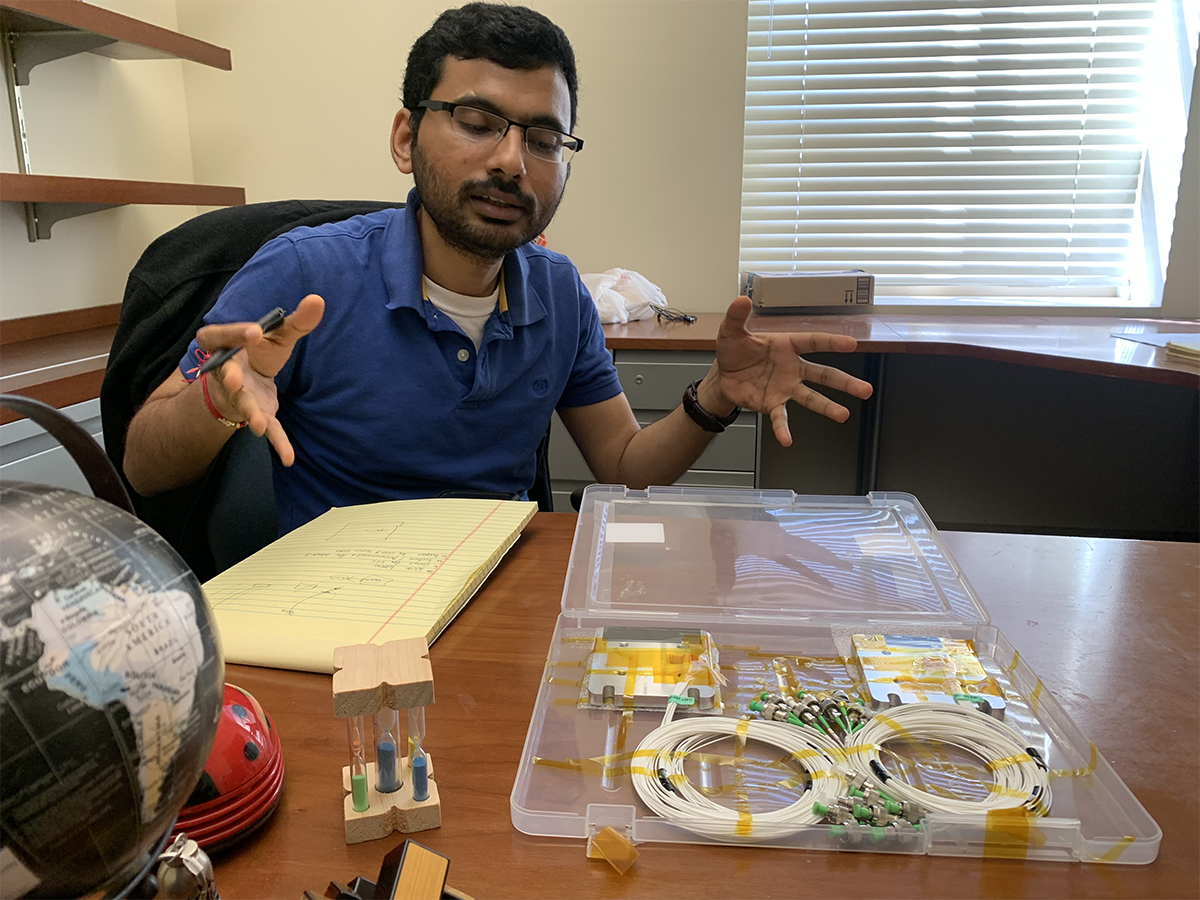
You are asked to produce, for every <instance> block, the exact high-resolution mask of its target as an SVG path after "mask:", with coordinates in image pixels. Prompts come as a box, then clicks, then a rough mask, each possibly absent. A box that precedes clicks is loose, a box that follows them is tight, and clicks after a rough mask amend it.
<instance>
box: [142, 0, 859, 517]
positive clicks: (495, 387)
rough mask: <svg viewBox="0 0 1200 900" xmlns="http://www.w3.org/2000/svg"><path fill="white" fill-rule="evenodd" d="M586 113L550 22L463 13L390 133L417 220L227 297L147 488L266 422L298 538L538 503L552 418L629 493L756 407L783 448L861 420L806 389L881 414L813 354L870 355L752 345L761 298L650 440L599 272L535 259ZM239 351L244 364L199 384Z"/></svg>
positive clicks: (146, 443) (156, 438) (350, 238)
mask: <svg viewBox="0 0 1200 900" xmlns="http://www.w3.org/2000/svg"><path fill="white" fill-rule="evenodd" d="M576 106H577V78H576V71H575V60H574V54H573V52H572V50H571V46H570V43H569V42H568V40H567V38H566V35H565V34H563V32H562V31H561V29H559V28H558V27H557V26H555V25H554V24H553V23H552V22H550V20H549V19H547V18H546V17H544V16H542V15H541V14H539V13H535V12H533V11H532V10H528V9H524V8H521V7H509V6H495V5H491V4H483V3H473V4H470V5H468V6H464V7H462V8H461V9H457V10H449V11H447V12H446V13H443V14H442V16H440V17H439V18H438V20H437V21H436V22H435V23H434V25H433V26H432V27H431V28H430V30H429V31H428V32H426V34H424V35H423V36H422V37H420V38H419V39H418V40H417V42H416V43H415V44H414V45H413V48H412V51H411V53H410V54H409V59H408V65H407V69H406V72H405V78H404V107H403V108H402V109H401V110H400V111H399V112H397V113H396V116H395V119H394V121H393V124H392V138H391V152H392V157H393V159H394V161H395V164H396V167H397V168H398V169H399V170H400V171H401V172H402V173H405V174H412V176H413V179H414V182H415V185H416V187H415V188H414V190H413V192H412V193H411V194H410V195H409V201H408V205H407V208H406V209H404V210H388V211H386V212H382V213H377V214H373V215H368V216H359V217H356V218H354V219H350V220H348V221H347V222H343V223H335V224H332V225H326V226H322V227H320V228H315V229H305V228H302V229H297V230H295V231H293V232H291V233H289V234H287V235H284V236H283V237H281V238H279V239H277V240H275V241H272V242H270V243H269V244H268V245H266V246H265V247H264V248H262V250H260V251H259V253H258V254H257V255H256V256H255V257H254V259H252V260H251V261H250V262H249V263H248V264H247V265H246V266H245V267H244V268H243V269H242V270H241V271H240V272H239V273H238V274H237V275H236V276H235V277H234V278H233V279H231V280H230V282H229V284H228V285H227V286H226V289H225V291H224V292H223V293H222V295H221V298H220V300H219V301H218V302H217V304H216V306H215V307H214V308H213V310H212V312H211V313H210V315H209V317H208V320H207V321H209V322H210V323H212V324H209V325H206V326H205V327H204V328H202V329H201V330H200V331H199V333H198V334H197V335H196V341H195V343H194V344H193V346H192V348H191V349H190V350H189V353H188V355H187V357H185V359H184V360H183V361H182V362H181V364H180V367H179V371H178V372H176V373H173V374H172V375H171V376H170V377H168V378H167V379H166V380H165V381H164V382H163V383H162V384H161V385H160V386H159V387H158V388H157V389H156V390H155V391H154V392H153V394H152V395H151V396H150V398H149V399H148V400H147V402H146V404H145V405H144V406H143V407H142V409H141V410H140V411H139V412H138V413H137V415H136V416H135V417H134V419H133V421H132V422H131V423H130V427H129V432H128V435H127V438H126V451H125V460H124V462H125V472H126V475H127V477H128V478H129V481H130V483H131V484H132V485H133V487H134V488H135V489H136V490H137V491H138V492H139V493H141V494H143V495H147V496H148V495H151V494H155V493H158V492H160V491H163V490H167V489H170V488H173V487H177V486H180V485H183V484H187V483H189V482H191V481H193V480H195V479H196V478H198V477H199V476H200V475H201V474H202V473H203V472H204V470H205V469H206V468H207V466H208V465H209V463H210V462H211V461H212V459H213V458H214V456H215V455H216V454H217V452H218V451H219V450H220V448H221V446H222V445H223V444H224V442H225V441H226V440H228V439H229V437H230V436H231V434H232V433H233V431H234V429H235V428H236V427H241V426H244V425H248V426H249V427H250V428H251V430H252V431H253V432H254V433H255V434H259V435H262V434H265V435H266V436H267V439H268V440H269V441H270V443H271V445H272V446H273V447H274V448H275V451H276V454H277V457H276V465H275V493H276V502H277V504H278V506H279V516H280V532H281V533H285V532H287V531H289V530H291V529H292V528H295V527H297V526H299V525H301V524H303V523H304V522H306V521H308V520H309V519H311V518H314V517H315V516H317V515H320V514H321V513H322V512H324V511H325V510H327V509H329V508H330V507H331V506H345V505H350V504H354V503H364V502H370V501H374V500H384V499H399V498H408V497H422V496H436V495H437V494H439V493H441V492H443V491H446V490H456V489H457V490H475V491H498V492H507V493H523V492H524V491H525V490H527V489H528V487H529V485H530V484H531V483H532V481H533V475H534V454H535V450H536V447H537V445H538V443H539V441H540V439H541V437H542V436H543V435H544V434H545V431H546V428H547V425H548V422H549V419H550V416H551V415H552V413H553V412H554V410H555V409H557V410H558V412H559V415H560V416H561V418H562V420H563V423H564V424H565V425H566V427H567V429H568V431H569V432H570V434H571V436H572V437H573V438H574V440H575V442H576V443H577V444H578V445H579V448H580V450H581V451H582V453H583V456H584V458H585V459H586V460H587V462H588V465H589V466H590V467H591V469H592V472H593V473H594V474H595V476H596V477H597V478H598V479H599V480H600V481H602V482H607V483H618V484H627V485H630V486H632V487H644V486H646V485H649V484H671V483H673V482H674V481H675V480H676V479H677V478H678V477H679V476H680V475H681V474H682V473H683V472H684V471H686V470H687V468H688V467H689V466H690V465H691V463H692V462H693V461H694V460H695V459H696V458H697V457H698V456H699V455H700V453H701V452H702V451H703V449H704V447H705V446H706V445H707V444H708V442H709V440H711V438H712V436H713V434H714V433H715V432H718V431H720V430H721V429H722V427H723V424H727V423H728V421H730V418H731V416H733V415H735V414H736V411H737V408H738V407H742V408H748V409H752V410H755V411H761V412H763V413H766V414H768V415H769V416H770V419H771V423H772V426H773V428H774V431H775V435H776V437H777V438H778V439H779V441H780V442H781V443H782V444H784V445H785V446H787V445H788V444H790V443H791V435H790V432H789V430H788V425H787V415H786V411H785V404H786V402H787V401H788V400H796V401H797V402H799V403H801V404H803V405H804V406H806V407H808V408H809V409H811V410H813V411H815V412H818V413H821V414H822V415H826V416H828V417H830V418H832V419H834V420H835V421H839V422H840V421H844V420H845V419H846V418H847V417H848V415H849V413H848V411H847V410H846V409H845V408H844V407H842V406H840V405H838V404H836V403H834V402H832V401H830V400H829V399H827V398H826V397H824V396H822V395H821V394H819V393H817V392H815V391H813V390H811V389H810V388H809V387H807V386H806V385H805V382H806V381H807V382H811V383H815V384H818V385H824V386H826V387H831V388H834V389H836V390H840V391H845V392H847V393H850V394H852V395H853V396H856V397H861V398H866V397H869V396H870V394H871V386H870V385H869V384H867V383H866V382H863V381H860V380H859V379H856V378H852V377H850V376H849V375H846V374H845V373H843V372H840V371H838V370H836V369H832V368H828V367H824V366H817V365H813V364H811V363H808V362H806V361H804V360H803V359H801V358H800V356H799V354H800V353H804V352H824V351H831V350H833V351H843V352H845V351H850V350H853V349H854V346H855V341H854V340H853V338H850V337H847V336H840V335H839V336H835V335H827V334H798V335H758V334H751V333H749V332H747V331H746V329H745V320H746V318H747V316H748V315H749V312H750V304H749V301H748V300H747V299H746V298H744V297H740V298H738V299H737V300H735V301H734V302H733V304H732V305H731V306H730V308H729V312H728V313H727V315H726V318H725V320H724V322H723V324H722V326H721V329H720V332H719V334H718V338H717V352H716V362H715V363H714V365H713V366H712V368H711V369H710V371H709V372H708V374H707V375H706V376H705V377H704V379H703V380H701V381H700V382H699V383H698V384H697V385H695V386H694V388H691V389H689V391H688V393H687V395H686V396H685V401H686V402H685V403H684V404H681V406H680V407H679V408H677V409H676V410H674V411H673V412H672V413H671V414H669V415H668V416H666V417H665V418H664V419H662V420H660V421H658V422H655V423H654V424H653V425H650V426H647V427H646V428H640V427H639V425H638V423H637V422H636V420H635V419H634V416H633V413H632V411H631V410H630V406H629V403H628V401H627V400H626V398H625V395H624V393H623V392H622V391H621V387H620V384H619V382H618V380H617V377H616V371H615V369H614V367H613V364H612V361H611V358H610V357H609V355H608V353H607V351H606V350H605V348H604V337H603V333H602V332H601V330H600V325H599V321H598V318H597V315H596V312H595V308H594V306H593V305H592V303H591V299H590V297H589V295H588V293H587V291H586V289H585V288H584V287H583V285H582V283H581V282H580V280H579V276H578V273H577V272H576V270H575V269H574V267H573V266H572V265H571V264H570V262H569V260H567V259H566V258H565V257H563V256H561V255H559V254H556V253H552V252H550V251H548V250H546V249H543V248H541V247H537V246H535V245H533V244H531V243H530V241H531V240H532V239H533V238H534V237H536V236H537V235H538V234H539V233H540V232H542V231H543V230H544V229H545V227H546V225H547V224H548V223H549V222H550V220H551V218H552V217H553V215H554V212H555V210H556V209H557V208H558V204H559V201H560V200H561V199H562V195H563V190H564V188H565V186H566V182H567V177H568V174H569V172H570V162H569V161H570V158H571V156H572V155H573V154H574V152H575V151H577V150H578V149H581V146H582V142H581V141H579V140H578V139H577V138H574V137H573V136H572V135H571V134H570V131H571V129H572V128H573V127H574V125H575V119H576ZM301 298H302V299H301ZM276 306H280V307H283V308H284V309H285V310H286V311H287V312H288V313H289V315H288V316H287V319H286V320H285V322H284V324H283V325H282V326H281V327H279V328H278V329H276V330H273V331H271V332H270V333H268V334H266V335H264V334H263V333H262V331H261V329H260V328H259V327H258V326H257V325H254V324H247V323H252V322H254V321H255V320H257V319H258V318H260V317H261V316H262V314H263V313H265V312H266V311H268V310H270V309H271V308H273V307H276ZM224 347H230V348H241V350H242V352H239V353H238V354H237V356H236V357H234V359H233V360H231V361H230V362H227V363H226V364H225V365H224V366H222V367H221V368H220V369H219V370H218V371H216V372H213V373H212V374H210V375H207V376H201V377H199V378H197V372H198V369H199V366H200V364H201V363H202V362H203V360H204V359H206V358H207V356H208V355H209V354H210V353H211V352H213V351H215V350H217V349H219V348H224ZM196 381H199V382H200V385H199V386H198V387H197V386H195V382H196Z"/></svg>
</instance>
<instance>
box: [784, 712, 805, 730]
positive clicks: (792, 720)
mask: <svg viewBox="0 0 1200 900" xmlns="http://www.w3.org/2000/svg"><path fill="white" fill-rule="evenodd" d="M787 721H788V724H789V725H800V726H801V727H803V725H804V723H803V722H801V721H800V720H799V719H797V718H796V717H795V716H793V715H792V714H791V713H788V717H787Z"/></svg>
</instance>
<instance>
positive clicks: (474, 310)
mask: <svg viewBox="0 0 1200 900" xmlns="http://www.w3.org/2000/svg"><path fill="white" fill-rule="evenodd" d="M421 278H422V280H423V281H424V283H425V296H427V297H428V298H429V302H430V303H432V304H433V305H434V306H436V307H437V308H438V309H439V310H440V311H441V312H444V313H445V314H446V315H448V316H449V317H450V318H451V319H453V320H454V323H455V324H456V325H458V327H459V328H461V329H462V330H463V334H465V335H466V336H467V337H469V338H470V339H471V342H472V343H473V344H474V345H475V350H476V351H478V350H479V345H480V343H482V341H483V326H485V325H486V324H487V320H488V318H489V317H490V316H491V314H492V311H493V310H495V308H496V302H497V301H498V300H499V299H500V285H499V283H498V282H497V284H496V289H495V290H494V291H492V292H491V293H490V294H489V295H488V296H486V297H468V296H467V295H466V294H456V293H454V291H448V290H446V289H445V288H444V287H442V286H441V285H440V284H435V283H434V282H432V281H430V280H429V279H428V278H426V277H425V276H424V275H422V276H421Z"/></svg>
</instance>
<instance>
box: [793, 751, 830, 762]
mask: <svg viewBox="0 0 1200 900" xmlns="http://www.w3.org/2000/svg"><path fill="white" fill-rule="evenodd" d="M788 756H790V757H791V758H792V759H794V760H796V762H804V761H805V760H806V759H821V758H823V757H824V756H825V754H824V753H822V752H821V751H820V750H812V749H808V750H797V751H796V752H795V753H789V754H788ZM785 758H786V757H785Z"/></svg>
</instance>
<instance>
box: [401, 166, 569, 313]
mask: <svg viewBox="0 0 1200 900" xmlns="http://www.w3.org/2000/svg"><path fill="white" fill-rule="evenodd" d="M420 208H421V198H420V197H418V196H417V189H416V188H413V189H412V190H411V191H409V192H408V199H407V201H406V203H405V206H404V210H403V211H402V212H403V214H402V215H396V216H392V217H391V220H390V221H389V222H388V225H387V232H386V236H385V239H384V242H383V252H382V257H383V278H384V282H385V284H386V286H387V296H388V302H387V308H388V309H404V308H407V309H412V310H415V311H416V312H418V313H423V312H424V303H425V300H424V291H423V289H422V284H421V276H422V275H423V274H424V268H425V259H424V256H423V255H422V253H421V234H420V230H419V228H418V227H417V210H418V209H420ZM522 249H523V248H521V247H518V248H517V249H516V250H513V251H511V252H510V253H508V255H506V256H505V257H504V268H503V269H502V270H501V271H502V274H503V277H504V295H505V299H506V300H507V301H508V314H507V317H508V320H509V322H510V323H511V324H513V325H529V324H532V323H533V322H536V321H538V320H539V319H543V318H545V317H546V305H545V302H544V301H543V299H542V298H541V297H539V296H538V294H537V292H536V291H535V290H533V289H532V288H531V287H530V286H529V262H528V261H527V260H526V259H525V256H524V254H523V253H522V252H521V251H522Z"/></svg>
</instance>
